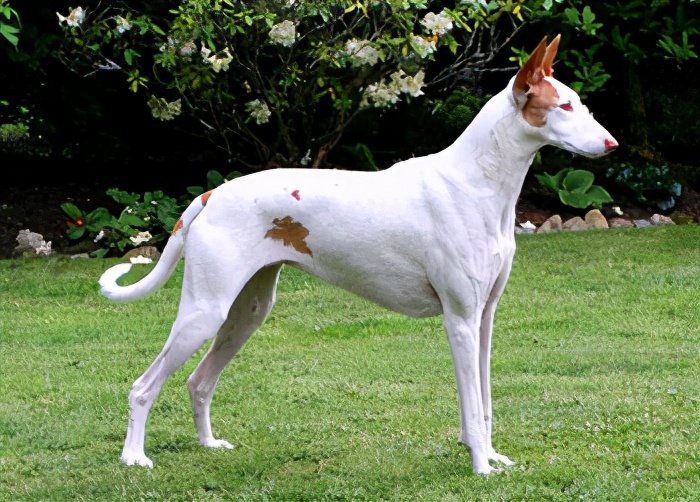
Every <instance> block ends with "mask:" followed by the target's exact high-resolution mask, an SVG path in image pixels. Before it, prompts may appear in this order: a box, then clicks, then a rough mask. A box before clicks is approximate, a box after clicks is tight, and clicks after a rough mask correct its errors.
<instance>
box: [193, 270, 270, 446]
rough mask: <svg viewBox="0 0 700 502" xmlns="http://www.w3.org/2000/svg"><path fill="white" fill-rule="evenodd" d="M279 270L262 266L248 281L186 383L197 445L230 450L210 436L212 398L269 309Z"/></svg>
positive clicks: (225, 442) (219, 440) (225, 443)
mask: <svg viewBox="0 0 700 502" xmlns="http://www.w3.org/2000/svg"><path fill="white" fill-rule="evenodd" d="M281 267H282V265H270V266H268V267H265V268H263V269H261V270H259V271H258V272H257V273H256V274H255V275H254V276H253V277H252V278H251V279H250V280H249V281H248V283H247V284H246V285H245V287H244V288H243V290H242V291H241V292H240V293H239V295H238V297H237V298H236V300H235V301H234V302H233V305H232V306H231V310H230V311H229V314H228V317H227V319H226V322H224V324H223V325H222V326H221V328H219V332H218V333H217V335H216V338H215V339H214V341H213V342H212V345H211V347H210V348H209V350H208V351H207V353H206V355H205V356H204V357H203V358H202V361H201V362H200V363H199V364H198V365H197V368H196V369H195V370H194V371H193V372H192V375H190V377H189V379H188V380H187V387H188V389H189V391H190V397H191V399H192V413H193V415H194V421H195V425H196V426H197V434H198V436H199V442H200V443H202V444H203V445H204V446H208V447H214V448H232V445H231V444H230V443H229V442H227V441H224V440H222V439H216V438H215V437H214V435H213V434H212V430H211V418H210V409H211V401H212V397H213V396H214V390H215V389H216V384H217V381H218V379H219V375H220V374H221V371H222V370H223V369H224V367H225V366H226V364H228V362H229V361H230V360H231V359H232V358H233V356H235V355H236V353H237V352H238V351H239V350H240V348H241V347H242V346H243V344H244V343H245V342H246V341H247V340H248V338H250V336H251V335H252V334H253V333H254V332H255V330H256V329H258V327H260V325H261V324H262V323H263V322H264V321H265V319H266V318H267V316H268V314H269V313H270V311H271V310H272V307H273V306H274V304H275V295H276V290H277V280H278V278H279V274H280V269H281Z"/></svg>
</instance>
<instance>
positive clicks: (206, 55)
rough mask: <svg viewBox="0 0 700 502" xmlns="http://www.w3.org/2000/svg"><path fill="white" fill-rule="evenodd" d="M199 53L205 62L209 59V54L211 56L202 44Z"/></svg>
mask: <svg viewBox="0 0 700 502" xmlns="http://www.w3.org/2000/svg"><path fill="white" fill-rule="evenodd" d="M200 52H201V53H202V59H203V60H205V61H206V60H207V58H208V57H209V54H211V51H210V50H209V48H207V47H205V46H204V44H202V50H201V51H200Z"/></svg>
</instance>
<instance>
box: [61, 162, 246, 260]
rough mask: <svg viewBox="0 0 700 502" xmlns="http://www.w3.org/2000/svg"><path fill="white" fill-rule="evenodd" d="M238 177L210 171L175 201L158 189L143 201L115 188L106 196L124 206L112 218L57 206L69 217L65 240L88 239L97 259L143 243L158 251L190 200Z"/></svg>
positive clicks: (104, 212)
mask: <svg viewBox="0 0 700 502" xmlns="http://www.w3.org/2000/svg"><path fill="white" fill-rule="evenodd" d="M240 175H241V173H240V172H238V171H233V172H230V173H229V174H227V175H226V176H225V177H224V176H223V175H222V174H221V173H219V171H215V170H211V171H209V172H208V173H207V179H206V181H207V182H206V186H204V187H202V186H190V187H187V192H188V194H189V195H186V196H183V197H180V199H179V200H178V199H174V198H172V197H169V196H167V195H165V194H164V193H163V192H162V191H160V190H156V191H155V192H146V193H144V194H143V200H141V196H140V195H139V194H136V193H129V192H125V191H123V190H118V189H116V188H113V189H110V190H107V195H109V196H110V197H112V199H114V201H115V202H117V203H118V204H119V205H122V206H124V209H123V210H122V211H121V213H120V214H119V217H116V216H114V215H112V214H111V213H110V212H109V210H108V209H106V208H104V207H98V208H97V209H95V210H93V211H90V212H89V213H85V212H84V211H82V210H80V209H79V208H78V207H77V206H76V205H75V204H72V203H70V202H65V203H63V204H61V208H62V209H63V212H65V213H66V214H67V215H68V217H69V218H70V220H68V221H67V222H66V223H67V225H68V232H67V233H68V238H69V239H71V240H80V239H92V240H93V241H94V243H95V244H97V245H99V246H100V249H98V250H97V251H96V252H95V253H94V255H95V256H96V257H97V258H103V257H104V256H106V255H107V254H108V253H109V252H110V251H119V252H120V253H123V252H124V251H125V250H126V249H127V248H129V247H134V248H135V247H139V246H141V245H146V244H147V245H149V246H156V247H159V248H162V247H163V245H164V244H165V241H166V240H167V238H168V237H169V236H170V233H171V232H172V229H173V228H174V227H175V223H177V220H178V218H179V217H180V215H181V214H182V212H183V211H184V210H185V208H186V207H187V205H188V204H189V203H190V202H191V200H192V198H193V197H197V196H198V195H201V194H203V193H204V192H206V191H208V190H212V189H214V188H216V187H217V186H219V185H221V184H222V183H225V182H226V181H228V180H231V179H233V178H236V177H238V176H240Z"/></svg>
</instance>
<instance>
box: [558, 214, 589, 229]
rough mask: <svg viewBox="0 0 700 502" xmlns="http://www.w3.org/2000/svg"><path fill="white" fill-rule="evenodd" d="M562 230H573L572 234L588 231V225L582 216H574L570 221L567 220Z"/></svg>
mask: <svg viewBox="0 0 700 502" xmlns="http://www.w3.org/2000/svg"><path fill="white" fill-rule="evenodd" d="M561 228H562V230H571V231H572V232H578V231H579V230H588V225H587V224H586V222H585V221H583V218H581V217H580V216H574V217H573V218H571V219H570V220H566V221H565V222H564V223H563V224H562V226H561Z"/></svg>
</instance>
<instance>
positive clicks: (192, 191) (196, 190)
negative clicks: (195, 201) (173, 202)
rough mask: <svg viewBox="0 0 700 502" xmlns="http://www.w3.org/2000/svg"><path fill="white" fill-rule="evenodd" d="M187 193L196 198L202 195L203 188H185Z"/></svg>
mask: <svg viewBox="0 0 700 502" xmlns="http://www.w3.org/2000/svg"><path fill="white" fill-rule="evenodd" d="M187 193H189V194H190V195H192V196H193V197H197V196H199V195H202V194H203V193H204V187H200V186H191V187H187Z"/></svg>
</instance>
